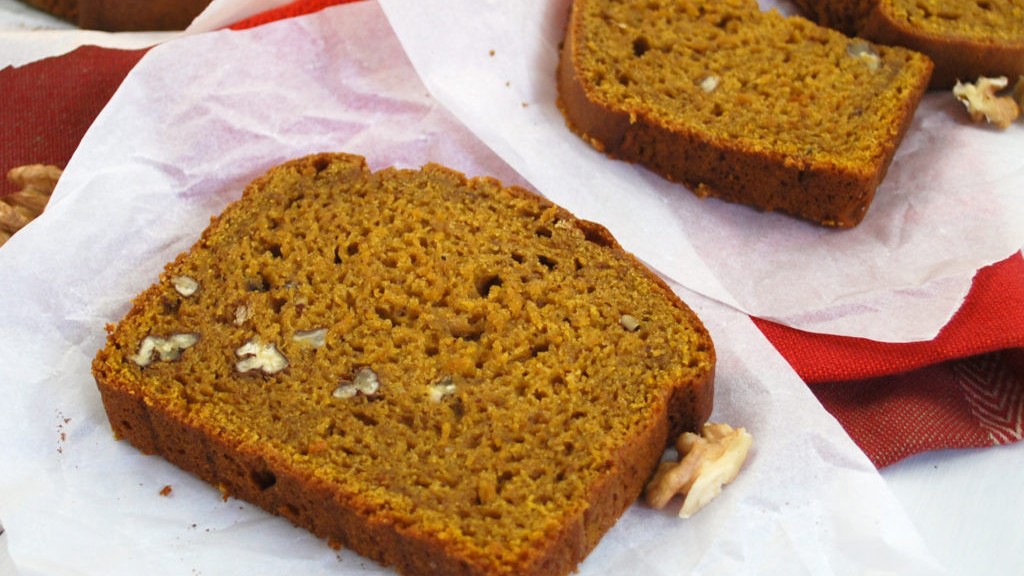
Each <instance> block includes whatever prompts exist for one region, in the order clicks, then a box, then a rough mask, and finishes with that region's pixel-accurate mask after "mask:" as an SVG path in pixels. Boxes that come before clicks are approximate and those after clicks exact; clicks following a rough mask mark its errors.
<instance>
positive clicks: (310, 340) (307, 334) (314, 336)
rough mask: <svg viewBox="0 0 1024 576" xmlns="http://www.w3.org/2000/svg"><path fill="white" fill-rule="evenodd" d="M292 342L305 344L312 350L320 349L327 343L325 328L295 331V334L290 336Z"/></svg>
mask: <svg viewBox="0 0 1024 576" xmlns="http://www.w3.org/2000/svg"><path fill="white" fill-rule="evenodd" d="M292 342H296V343H298V344H306V345H307V346H311V347H313V348H320V347H322V346H323V345H324V344H325V343H327V328H317V329H315V330H296V331H295V334H292Z"/></svg>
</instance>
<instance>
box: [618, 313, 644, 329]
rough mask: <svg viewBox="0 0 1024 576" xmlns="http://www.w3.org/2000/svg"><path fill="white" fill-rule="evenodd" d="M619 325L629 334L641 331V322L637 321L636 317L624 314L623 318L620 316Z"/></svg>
mask: <svg viewBox="0 0 1024 576" xmlns="http://www.w3.org/2000/svg"><path fill="white" fill-rule="evenodd" d="M619 325H620V326H622V327H623V328H625V329H626V330H628V331H629V332H636V331H637V330H639V329H640V320H639V319H637V317H636V316H630V315H629V314H623V315H622V316H619Z"/></svg>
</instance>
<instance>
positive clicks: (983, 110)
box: [953, 76, 1021, 129]
mask: <svg viewBox="0 0 1024 576" xmlns="http://www.w3.org/2000/svg"><path fill="white" fill-rule="evenodd" d="M1008 84H1009V81H1008V80H1007V79H1006V77H1005V76H1000V77H998V78H986V77H984V76H982V77H981V78H978V81H977V82H976V83H974V84H971V83H969V82H968V83H964V82H960V81H957V83H956V86H954V87H953V95H954V96H956V97H957V99H958V100H960V101H961V102H963V104H964V107H966V108H967V113H968V114H969V115H970V117H971V120H972V121H974V122H981V121H982V120H985V121H987V122H988V123H989V124H994V125H995V126H997V127H999V128H1001V129H1006V128H1008V127H1009V126H1010V124H1012V123H1013V122H1014V120H1016V119H1017V118H1019V117H1020V114H1021V105H1020V104H1018V103H1017V101H1016V100H1014V99H1013V97H1012V96H1000V95H999V94H998V93H999V91H1000V90H1002V89H1004V88H1006V87H1007V85H1008Z"/></svg>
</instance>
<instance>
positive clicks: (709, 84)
mask: <svg viewBox="0 0 1024 576" xmlns="http://www.w3.org/2000/svg"><path fill="white" fill-rule="evenodd" d="M720 82H721V79H719V78H718V76H708V77H707V78H705V79H703V80H701V81H700V89H701V90H703V91H705V92H707V93H709V94H710V93H711V92H714V91H715V88H718V84H719V83H720Z"/></svg>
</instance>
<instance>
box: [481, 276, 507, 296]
mask: <svg viewBox="0 0 1024 576" xmlns="http://www.w3.org/2000/svg"><path fill="white" fill-rule="evenodd" d="M500 286H501V276H498V275H497V274H488V275H486V276H484V277H482V278H480V279H478V280H477V281H476V293H477V294H479V295H480V297H481V298H487V296H488V295H490V293H491V288H497V287H500Z"/></svg>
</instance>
